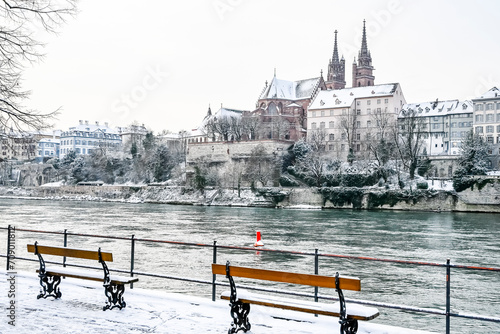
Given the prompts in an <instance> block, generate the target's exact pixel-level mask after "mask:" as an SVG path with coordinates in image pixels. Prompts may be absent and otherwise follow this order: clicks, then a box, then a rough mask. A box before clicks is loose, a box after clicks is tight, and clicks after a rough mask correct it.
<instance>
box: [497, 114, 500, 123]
mask: <svg viewBox="0 0 500 334" xmlns="http://www.w3.org/2000/svg"><path fill="white" fill-rule="evenodd" d="M497 122H500V113H498V114H497Z"/></svg>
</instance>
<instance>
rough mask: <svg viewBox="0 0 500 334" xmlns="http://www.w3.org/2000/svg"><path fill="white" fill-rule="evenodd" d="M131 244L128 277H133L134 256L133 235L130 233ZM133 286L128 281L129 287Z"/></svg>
mask: <svg viewBox="0 0 500 334" xmlns="http://www.w3.org/2000/svg"><path fill="white" fill-rule="evenodd" d="M131 241H132V244H131V246H130V277H134V256H135V235H134V234H132V240H131ZM133 288H134V283H130V289H133Z"/></svg>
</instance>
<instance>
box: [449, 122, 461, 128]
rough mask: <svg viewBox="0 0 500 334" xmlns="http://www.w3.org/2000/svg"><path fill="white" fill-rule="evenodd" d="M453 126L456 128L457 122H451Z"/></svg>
mask: <svg viewBox="0 0 500 334" xmlns="http://www.w3.org/2000/svg"><path fill="white" fill-rule="evenodd" d="M460 124H462V123H460ZM451 127H452V128H456V127H457V122H453V123H451Z"/></svg>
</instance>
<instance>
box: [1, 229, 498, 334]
mask: <svg viewBox="0 0 500 334" xmlns="http://www.w3.org/2000/svg"><path fill="white" fill-rule="evenodd" d="M0 229H3V230H6V231H7V251H6V253H5V254H0V257H3V258H6V268H7V271H9V268H10V261H12V260H13V259H15V260H22V261H33V262H38V260H37V259H34V258H25V257H18V256H14V255H10V254H11V253H9V250H11V247H12V245H11V237H12V235H14V231H15V232H16V233H17V232H29V233H36V234H49V235H56V236H57V235H58V236H61V237H62V239H63V240H62V241H63V244H64V246H65V247H67V246H68V236H78V237H86V238H97V239H109V240H122V241H126V242H129V243H130V269H129V270H123V269H121V270H120V269H114V270H110V271H112V272H118V273H126V274H129V275H130V276H135V275H139V276H146V277H152V278H161V279H171V280H178V281H184V282H191V283H197V284H206V285H211V287H212V291H211V295H212V300H214V301H215V299H216V287H217V286H228V284H225V283H220V282H217V281H216V275H212V280H201V279H195V278H188V277H178V276H171V275H163V274H159V273H152V272H142V271H137V270H135V268H134V265H135V256H136V250H135V248H136V244H137V243H138V242H144V243H146V242H147V243H154V244H169V245H173V246H177V247H195V248H206V249H211V250H212V261H213V263H216V262H217V255H218V251H219V250H221V249H225V250H231V251H243V252H247V251H248V252H255V251H256V249H255V248H253V247H236V246H224V245H217V242H216V241H214V242H213V244H199V243H186V242H178V241H167V240H155V239H144V238H136V237H135V235H132V236H131V237H114V236H105V235H94V234H83V233H70V232H68V231H67V230H64V232H55V231H42V230H30V229H16V228H14V227H12V226H10V225H9V226H8V227H7V228H5V227H0ZM23 246H25V245H23ZM258 251H259V252H268V253H280V254H289V255H300V256H308V257H312V258H313V259H314V268H315V270H314V271H315V272H314V273H315V274H318V269H319V259H320V257H323V258H339V259H347V260H360V261H371V262H384V263H392V264H399V265H404V266H427V267H436V268H443V269H444V270H445V273H446V274H445V275H446V301H445V311H442V310H439V309H431V308H419V307H412V306H408V305H397V304H389V303H381V302H374V301H366V300H354V299H348V298H346V301H349V302H352V303H358V304H364V305H369V306H375V307H382V308H388V309H396V310H404V311H410V312H415V313H422V314H433V315H437V316H443V317H445V319H446V333H447V334H449V333H450V324H451V318H464V319H472V320H475V321H486V322H495V323H500V318H497V317H489V316H482V315H478V314H465V313H457V312H455V313H453V312H451V299H450V293H451V281H452V280H451V270H452V269H456V270H472V271H490V272H500V268H487V267H477V266H465V265H454V264H451V263H450V260H449V259H448V260H447V261H446V263H444V264H440V263H431V262H415V261H406V260H395V259H382V258H373V257H359V256H349V255H336V254H321V253H319V251H318V249H316V250H315V251H314V252H298V251H286V250H274V249H258ZM46 263H52V264H61V265H64V266H73V267H79V268H89V269H102V268H98V267H92V266H84V265H78V264H67V263H66V259H64V260H63V261H62V262H61V263H58V262H51V261H46ZM242 287H244V288H246V289H251V290H257V291H264V292H272V293H280V294H286V295H294V296H300V297H307V298H314V300H315V301H318V300H320V299H323V300H334V301H336V300H338V299H337V298H335V297H329V296H322V295H319V294H318V288H317V287H316V288H315V290H314V293H304V292H292V291H285V290H278V289H272V288H263V287H255V286H242ZM131 288H133V284H131Z"/></svg>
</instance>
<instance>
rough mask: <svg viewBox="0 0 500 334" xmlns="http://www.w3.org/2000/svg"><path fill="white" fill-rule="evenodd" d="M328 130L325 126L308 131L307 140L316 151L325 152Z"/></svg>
mask: <svg viewBox="0 0 500 334" xmlns="http://www.w3.org/2000/svg"><path fill="white" fill-rule="evenodd" d="M327 135H328V134H327V132H326V130H325V129H324V128H319V129H314V130H310V131H308V133H307V141H308V143H309V145H310V146H311V148H312V149H313V150H314V151H316V152H323V151H324V150H325V146H326V137H327Z"/></svg>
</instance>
